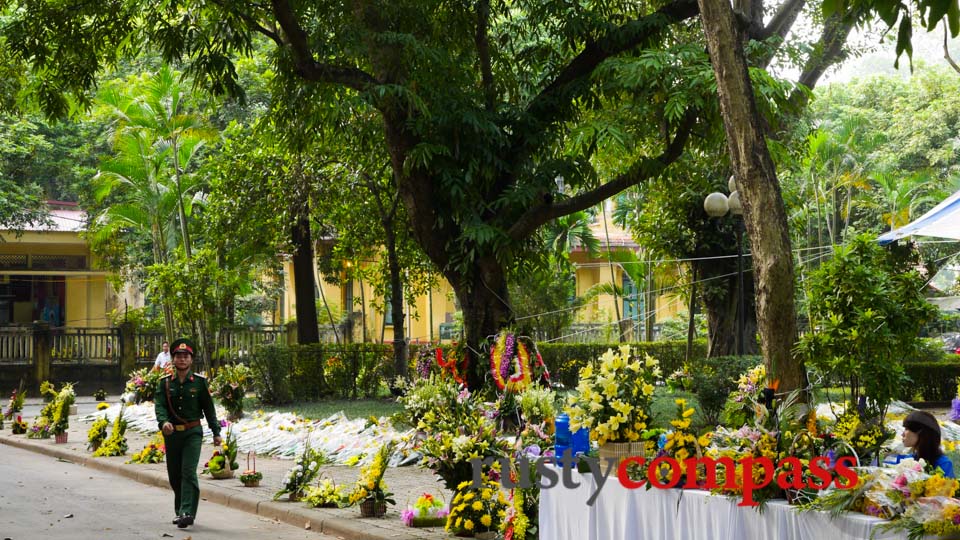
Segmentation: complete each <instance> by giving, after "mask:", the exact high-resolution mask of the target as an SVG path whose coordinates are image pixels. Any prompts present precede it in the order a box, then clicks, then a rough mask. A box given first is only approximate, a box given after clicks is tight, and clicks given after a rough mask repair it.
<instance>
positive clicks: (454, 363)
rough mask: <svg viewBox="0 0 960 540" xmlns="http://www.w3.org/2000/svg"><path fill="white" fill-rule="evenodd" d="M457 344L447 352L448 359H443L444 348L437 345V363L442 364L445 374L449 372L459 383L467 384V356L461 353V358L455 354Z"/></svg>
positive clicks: (441, 368) (442, 370)
mask: <svg viewBox="0 0 960 540" xmlns="http://www.w3.org/2000/svg"><path fill="white" fill-rule="evenodd" d="M456 348H457V346H456V344H454V348H453V350H451V351H450V352H448V353H447V361H446V362H444V360H443V349H442V348H440V347H437V349H436V355H437V365H438V366H440V371H441V372H442V373H444V374H447V373H449V374H450V375H452V376H453V379H454V380H455V381H457V383H459V384H463V385H466V384H467V378H466V375H467V356H466V355H461V357H460V359H457V357H456V356H455V355H454V351H455V350H456Z"/></svg>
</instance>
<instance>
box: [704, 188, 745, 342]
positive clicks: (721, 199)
mask: <svg viewBox="0 0 960 540" xmlns="http://www.w3.org/2000/svg"><path fill="white" fill-rule="evenodd" d="M727 187H728V188H729V190H730V195H729V196H727V195H724V194H723V193H720V192H719V191H715V192H713V193H711V194H709V195H707V197H706V198H705V199H704V200H703V209H704V210H706V212H707V215H708V216H710V217H713V218H721V217H723V216H725V215H727V213H730V214H732V215H733V216H734V230H735V231H736V235H737V336H736V338H737V341H736V344H737V356H743V347H744V339H743V328H744V325H745V324H746V318H745V316H744V311H745V309H744V308H745V306H746V302H744V298H743V231H744V223H743V217H742V216H743V205H741V204H740V192H739V191H738V190H737V181H736V179H735V178H734V177H733V176H731V177H730V180H729V181H728V182H727Z"/></svg>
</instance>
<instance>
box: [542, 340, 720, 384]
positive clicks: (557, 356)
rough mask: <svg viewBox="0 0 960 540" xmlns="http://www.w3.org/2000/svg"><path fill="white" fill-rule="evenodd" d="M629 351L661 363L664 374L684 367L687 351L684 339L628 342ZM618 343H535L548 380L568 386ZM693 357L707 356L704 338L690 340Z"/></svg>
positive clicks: (618, 345)
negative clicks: (586, 367)
mask: <svg viewBox="0 0 960 540" xmlns="http://www.w3.org/2000/svg"><path fill="white" fill-rule="evenodd" d="M627 345H630V348H631V350H633V351H634V352H635V354H637V355H639V356H640V357H641V358H642V357H643V356H644V355H645V354H649V355H650V356H652V357H654V358H656V359H657V361H659V362H660V369H661V370H662V371H663V373H664V374H665V375H667V374H670V373H673V372H674V371H676V370H678V369H681V368H682V367H683V362H684V360H685V358H686V354H687V342H686V340H680V341H650V342H640V343H628V344H627ZM619 347H620V344H619V343H537V349H539V351H540V355H541V356H542V357H543V362H544V364H546V365H547V369H549V370H550V379H551V380H552V381H554V382H559V383H561V384H563V385H564V386H565V387H567V388H575V387H576V386H577V378H578V376H579V373H580V368H582V367H583V366H585V365H587V363H590V362H595V360H596V359H597V358H600V356H602V355H603V353H604V352H606V351H607V349H617V348H619ZM692 352H693V358H702V357H705V356H706V355H707V344H706V341H704V340H695V341H694V342H693V351H692Z"/></svg>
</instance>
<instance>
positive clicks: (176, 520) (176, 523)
mask: <svg viewBox="0 0 960 540" xmlns="http://www.w3.org/2000/svg"><path fill="white" fill-rule="evenodd" d="M171 523H173V524H174V525H178V524H179V523H180V516H177V517H175V518H173V521H171Z"/></svg>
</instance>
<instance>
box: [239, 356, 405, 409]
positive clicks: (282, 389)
mask: <svg viewBox="0 0 960 540" xmlns="http://www.w3.org/2000/svg"><path fill="white" fill-rule="evenodd" d="M249 364H250V367H251V369H253V370H254V375H255V379H256V382H255V386H256V389H257V397H258V398H259V399H260V401H261V402H263V403H270V404H275V405H278V404H284V403H290V402H292V401H316V400H319V399H323V398H331V397H332V398H339V399H356V398H371V397H377V396H379V395H380V394H381V392H382V391H383V390H384V389H385V388H386V383H387V381H390V380H391V379H392V378H393V347H392V346H391V345H381V344H371V343H349V344H344V345H335V344H330V343H313V344H309V345H292V346H286V345H264V346H261V347H258V348H257V349H256V350H255V351H254V353H253V354H252V355H251V357H250V360H249Z"/></svg>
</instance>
